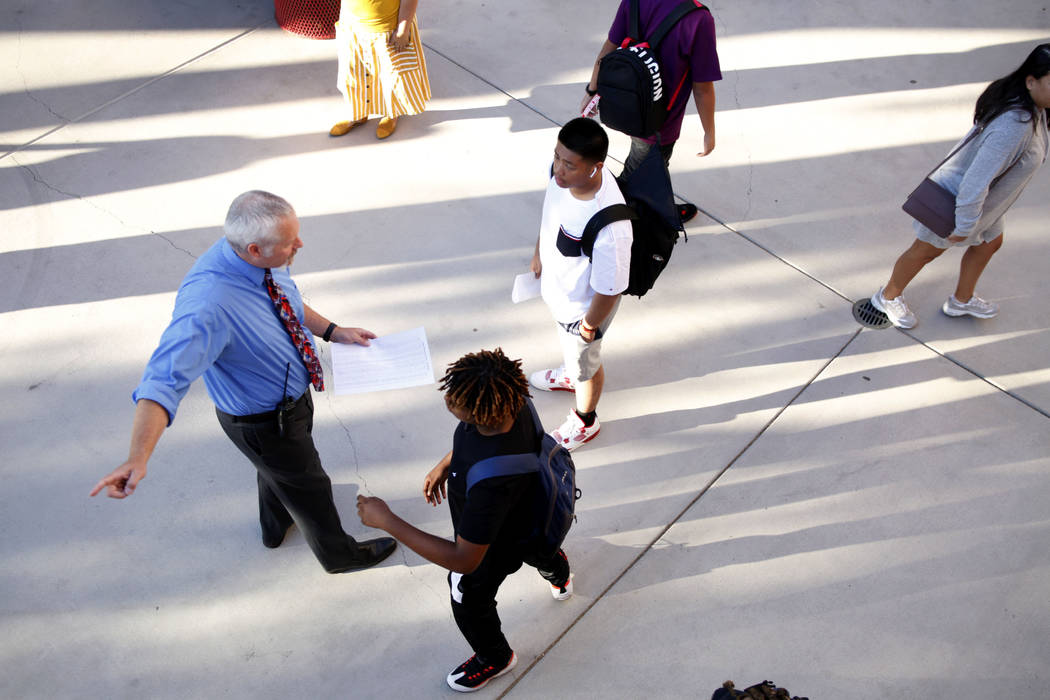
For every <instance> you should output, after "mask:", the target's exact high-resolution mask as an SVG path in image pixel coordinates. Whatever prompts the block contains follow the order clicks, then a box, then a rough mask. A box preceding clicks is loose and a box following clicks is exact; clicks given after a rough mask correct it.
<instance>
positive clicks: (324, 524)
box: [215, 389, 359, 571]
mask: <svg viewBox="0 0 1050 700" xmlns="http://www.w3.org/2000/svg"><path fill="white" fill-rule="evenodd" d="M215 413H216V414H217V415H218V417H219V424H220V425H222V429H223V431H225V433H226V435H228V436H229V438H230V440H232V441H233V444H234V445H236V446H237V448H238V449H239V450H240V451H241V452H242V453H244V456H245V457H247V458H248V459H249V460H251V463H252V464H254V465H255V468H256V470H258V474H257V482H258V486H259V523H260V525H261V526H262V532H263V540H264V541H267V540H272V541H275V542H280V541H281V539H282V538H283V537H284V533H285V531H286V530H287V529H288V527H289V526H290V525H291V524H292V522H295V524H296V525H298V526H299V531H300V532H302V533H303V537H304V538H305V539H306V543H307V544H308V545H310V549H311V550H313V553H314V555H315V556H316V557H317V559H318V561H320V562H321V566H323V567H324V568H325V570H326V571H335V570H339V569H343V568H345V567H347V566H352V565H353V564H354V562H355V561H356V560H357V558H358V556H359V555H358V554H357V542H356V541H355V540H354V538H352V537H350V536H349V535H347V534H346V533H345V532H344V531H343V526H342V523H341V522H340V520H339V511H337V510H336V507H335V501H334V500H333V499H332V480H331V479H329V478H328V474H326V473H325V470H324V468H323V467H322V466H321V458H320V456H319V455H318V454H317V450H316V449H315V448H314V440H313V437H312V435H311V433H312V432H313V423H314V404H313V399H312V398H311V396H310V390H309V389H307V390H306V393H305V394H303V395H302V396H301V397H300V398H299V400H298V401H296V402H295V406H294V407H293V408H292V409H291V411H290V412H289V413H288V414H287V415H286V418H285V421H284V423H285V425H284V436H283V437H281V436H280V435H279V434H278V428H277V415H276V412H275V411H272V412H269V413H259V414H255V415H251V416H232V415H230V414H228V413H223V412H222V411H220V410H218V409H216V410H215Z"/></svg>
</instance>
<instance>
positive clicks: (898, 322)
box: [871, 287, 948, 328]
mask: <svg viewBox="0 0 1050 700" xmlns="http://www.w3.org/2000/svg"><path fill="white" fill-rule="evenodd" d="M882 289H883V288H881V287H880V288H879V291H877V292H875V293H874V294H872V295H871V305H872V306H874V307H875V308H876V309H878V310H879V311H881V312H882V313H884V314H886V318H888V319H889V320H890V323H892V324H893V325H895V326H897V327H898V328H915V324H916V323H918V322H919V319H917V318H915V314H913V313H912V312H911V309H909V308H908V305H907V304H906V303H904V295H903V294H901V295H900V296H899V297H897V298H896V299H887V298H886V297H884V296H882ZM944 313H948V312H947V311H945V312H944Z"/></svg>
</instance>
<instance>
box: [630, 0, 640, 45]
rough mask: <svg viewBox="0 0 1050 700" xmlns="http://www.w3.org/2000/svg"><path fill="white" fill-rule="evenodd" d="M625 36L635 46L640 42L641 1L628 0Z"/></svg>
mask: <svg viewBox="0 0 1050 700" xmlns="http://www.w3.org/2000/svg"><path fill="white" fill-rule="evenodd" d="M628 5H630V7H629V8H628V10H627V12H628V17H629V20H628V25H627V36H628V38H630V40H631V41H632V42H633V43H635V44H637V43H639V42H641V41H642V0H630V2H629V3H628Z"/></svg>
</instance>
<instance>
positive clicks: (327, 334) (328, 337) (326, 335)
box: [321, 323, 338, 343]
mask: <svg viewBox="0 0 1050 700" xmlns="http://www.w3.org/2000/svg"><path fill="white" fill-rule="evenodd" d="M336 328H338V326H337V325H335V324H334V323H329V324H328V328H325V329H324V335H322V336H321V340H323V341H324V342H326V343H327V342H329V341H330V340H331V339H332V331H334V330H335V329H336Z"/></svg>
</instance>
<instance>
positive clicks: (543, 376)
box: [529, 367, 576, 394]
mask: <svg viewBox="0 0 1050 700" xmlns="http://www.w3.org/2000/svg"><path fill="white" fill-rule="evenodd" d="M529 384H531V385H532V386H534V387H536V388H537V389H539V390H540V391H571V392H573V393H574V394H575V393H576V384H575V383H574V382H573V381H572V379H570V378H569V377H567V376H566V375H565V368H564V367H558V368H557V369H541V370H540V371H539V372H533V373H532V374H530V375H529Z"/></svg>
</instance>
